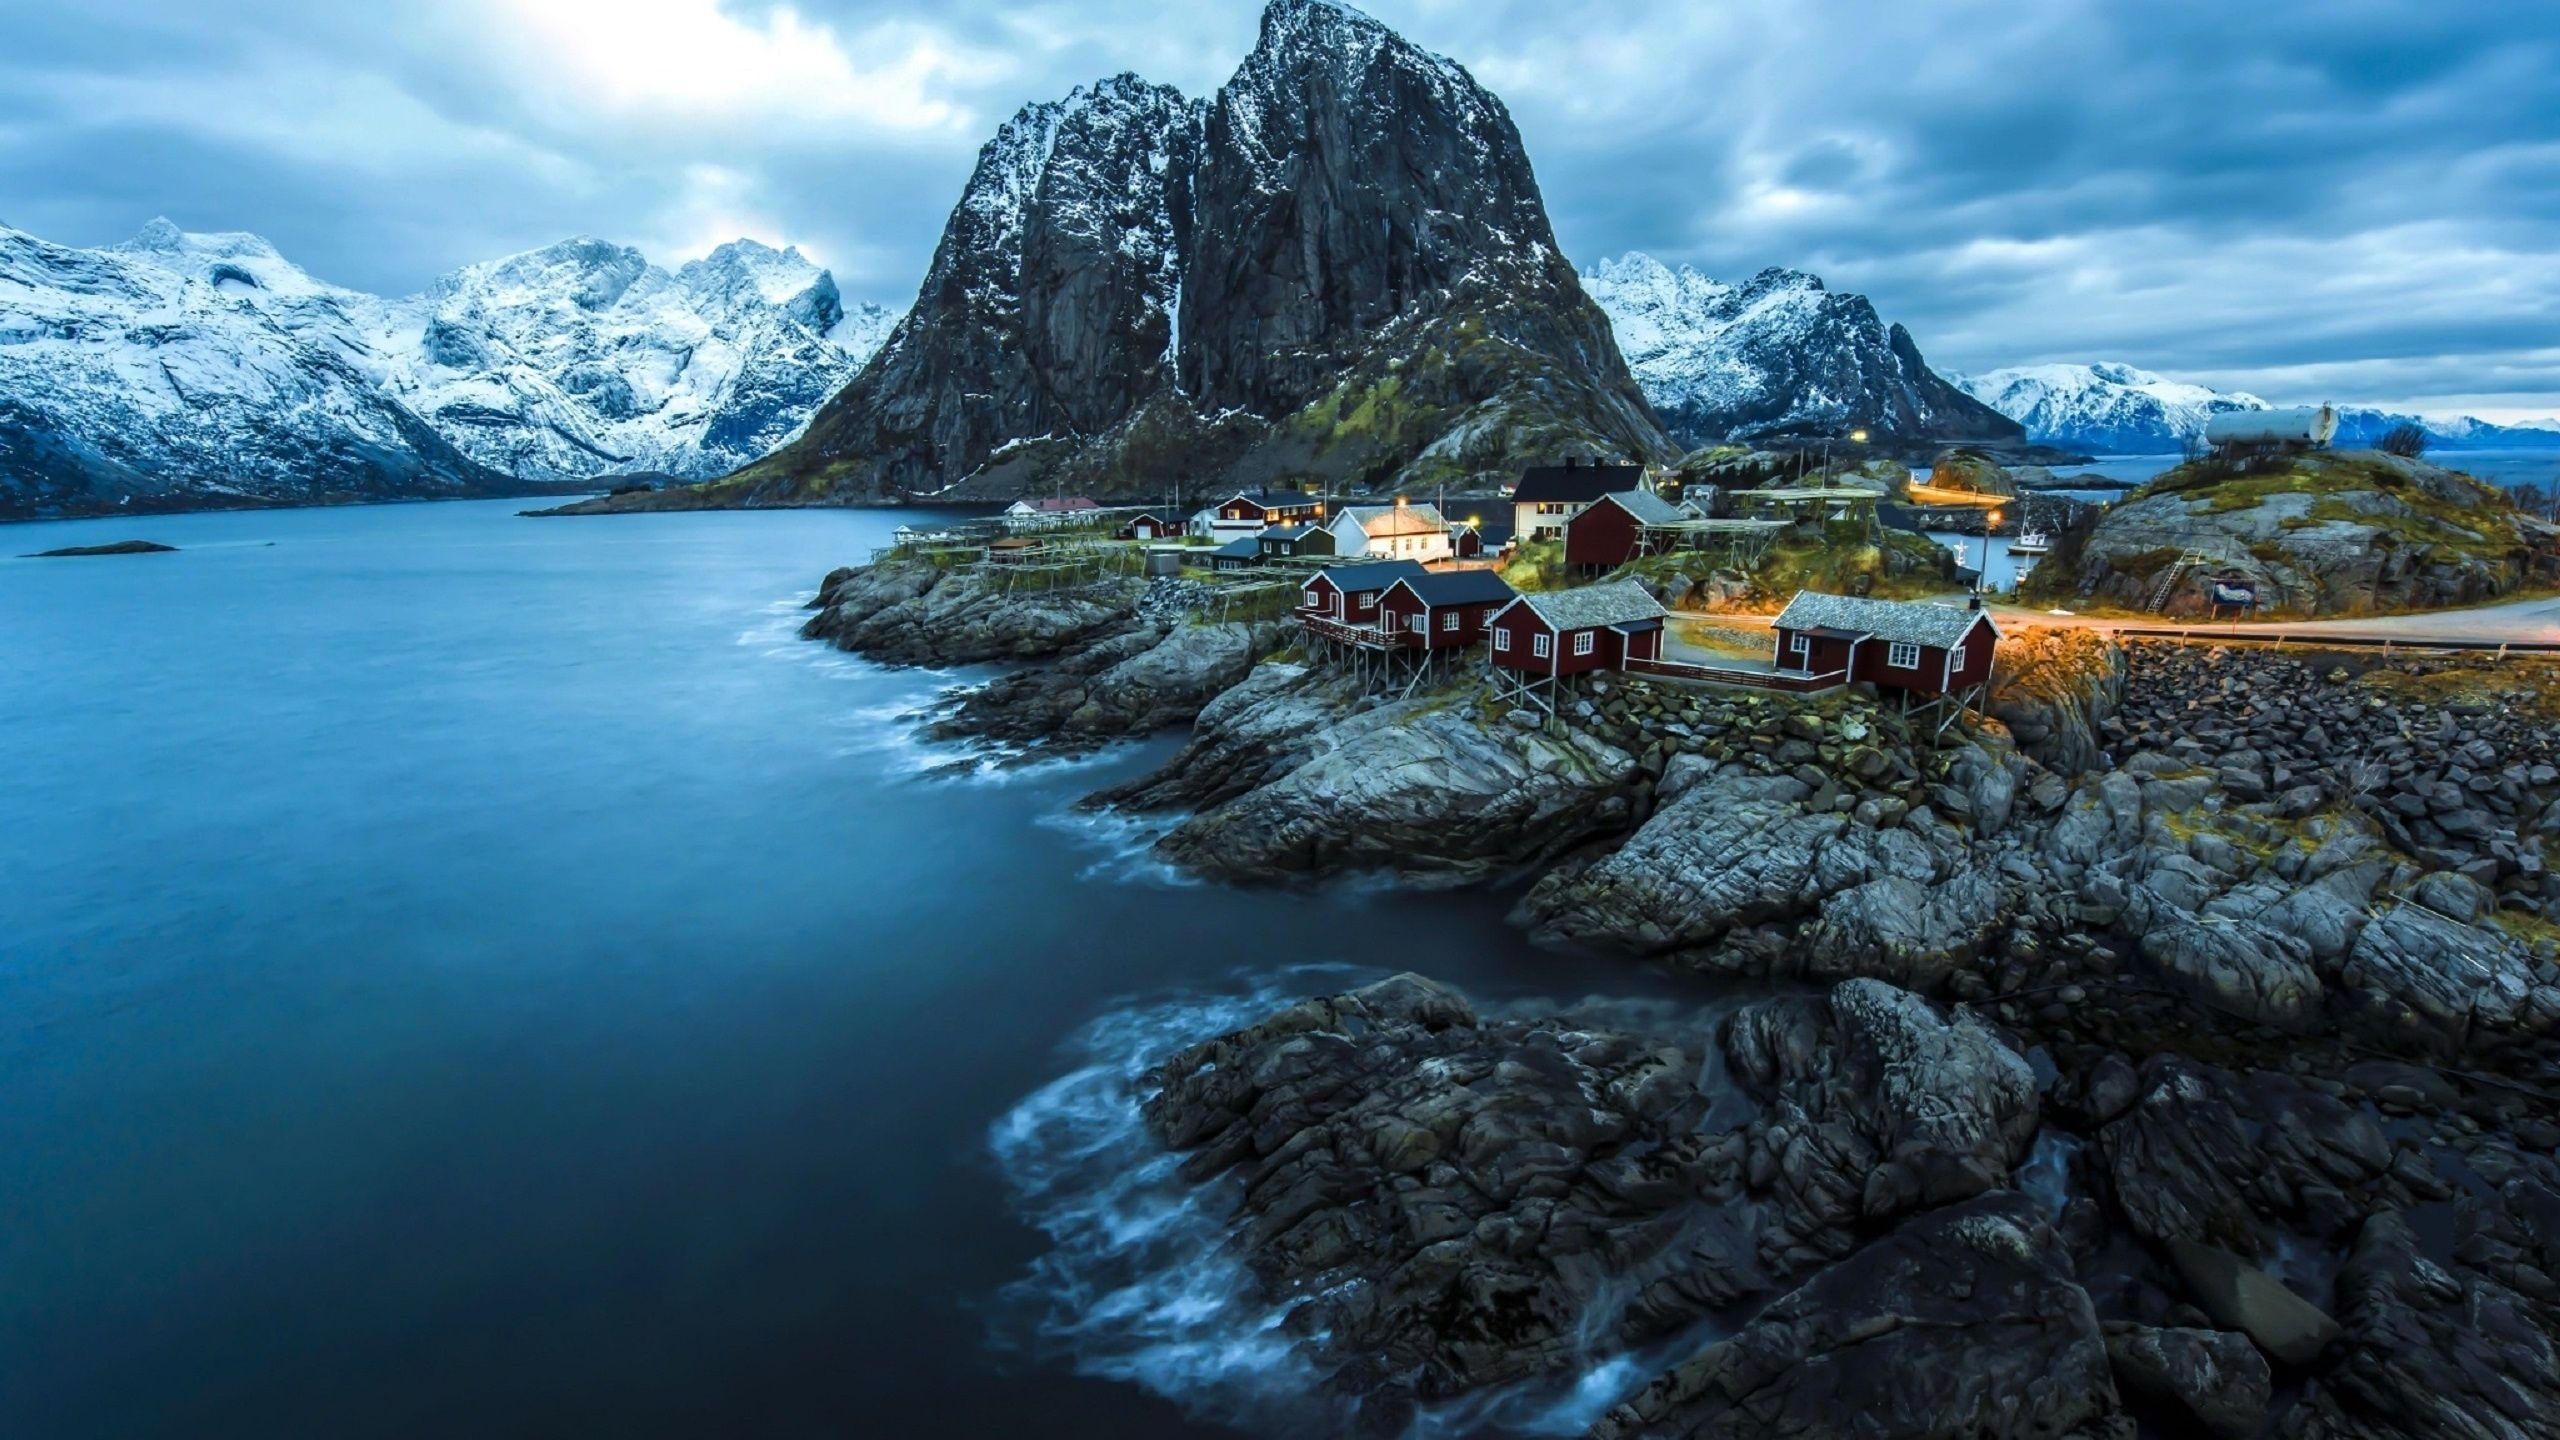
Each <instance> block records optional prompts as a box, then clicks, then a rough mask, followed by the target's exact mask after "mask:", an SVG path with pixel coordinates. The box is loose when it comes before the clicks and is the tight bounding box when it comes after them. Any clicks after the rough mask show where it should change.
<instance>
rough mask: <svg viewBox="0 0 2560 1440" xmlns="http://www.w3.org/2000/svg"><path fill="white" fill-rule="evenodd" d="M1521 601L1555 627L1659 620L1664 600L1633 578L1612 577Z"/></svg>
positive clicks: (1581, 628) (1584, 626) (1559, 628)
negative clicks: (1606, 581) (1609, 579)
mask: <svg viewBox="0 0 2560 1440" xmlns="http://www.w3.org/2000/svg"><path fill="white" fill-rule="evenodd" d="M1520 603H1521V604H1523V605H1526V606H1528V607H1529V609H1530V610H1531V611H1532V612H1534V613H1535V614H1536V615H1537V617H1538V618H1539V619H1541V620H1544V621H1545V622H1547V625H1548V627H1549V628H1550V629H1555V630H1587V629H1589V628H1591V627H1592V626H1594V625H1625V624H1629V623H1631V622H1634V621H1637V620H1659V619H1661V618H1662V616H1663V613H1664V612H1663V609H1662V602H1661V601H1659V600H1656V599H1654V598H1653V595H1652V593H1651V592H1650V591H1648V590H1646V589H1645V588H1644V587H1643V586H1641V585H1639V584H1637V583H1636V582H1634V581H1633V580H1612V581H1610V582H1609V583H1607V584H1605V585H1584V586H1582V587H1580V588H1578V589H1573V590H1557V591H1552V592H1550V593H1548V594H1544V595H1523V596H1521V597H1520Z"/></svg>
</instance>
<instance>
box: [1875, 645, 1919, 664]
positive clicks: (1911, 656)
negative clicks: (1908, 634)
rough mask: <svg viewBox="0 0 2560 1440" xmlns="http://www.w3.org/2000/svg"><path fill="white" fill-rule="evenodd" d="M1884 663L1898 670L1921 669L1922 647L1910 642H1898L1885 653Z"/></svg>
mask: <svg viewBox="0 0 2560 1440" xmlns="http://www.w3.org/2000/svg"><path fill="white" fill-rule="evenodd" d="M1884 663H1885V664H1887V665H1890V666H1892V667H1893V668H1894V669H1896V670H1917V669H1919V668H1920V647H1919V646H1918V645H1915V644H1913V643H1912V642H1910V641H1908V640H1896V641H1894V642H1893V644H1892V645H1891V646H1890V647H1889V648H1887V649H1886V650H1885V652H1884Z"/></svg>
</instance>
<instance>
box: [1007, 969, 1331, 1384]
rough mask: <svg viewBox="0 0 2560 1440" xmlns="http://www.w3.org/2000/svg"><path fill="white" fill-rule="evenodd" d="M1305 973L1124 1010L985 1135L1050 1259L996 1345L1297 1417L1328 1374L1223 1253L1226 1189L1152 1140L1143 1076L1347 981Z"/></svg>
mask: <svg viewBox="0 0 2560 1440" xmlns="http://www.w3.org/2000/svg"><path fill="white" fill-rule="evenodd" d="M1341 983H1342V981H1341V978H1340V977H1339V976H1338V975H1335V976H1329V977H1326V978H1325V979H1323V980H1311V979H1310V977H1309V975H1308V973H1307V972H1305V971H1292V972H1289V973H1288V974H1287V975H1285V976H1281V977H1272V978H1268V979H1265V980H1264V981H1262V982H1261V983H1260V984H1257V985H1255V986H1253V987H1252V988H1250V989H1248V990H1245V991H1244V992H1242V993H1230V994H1225V995H1183V996H1176V997H1172V998H1163V999H1156V1000H1150V1001H1143V1002H1135V1003H1130V1004H1127V1005H1123V1006H1121V1007H1120V1008H1117V1009H1115V1010H1113V1011H1111V1012H1110V1013H1109V1014H1107V1015H1104V1016H1103V1017H1102V1018H1101V1019H1099V1020H1097V1021H1095V1022H1094V1023H1093V1024H1092V1025H1090V1026H1087V1027H1086V1028H1085V1030H1084V1032H1083V1033H1082V1034H1080V1035H1079V1036H1078V1037H1077V1038H1076V1039H1075V1041H1074V1042H1072V1047H1071V1048H1072V1051H1073V1054H1074V1058H1075V1061H1076V1068H1075V1069H1073V1070H1071V1071H1069V1072H1068V1073H1067V1074H1066V1075H1065V1076H1063V1077H1061V1078H1060V1079H1058V1080H1056V1081H1053V1082H1051V1083H1050V1084H1048V1085H1045V1086H1043V1087H1041V1088H1040V1089H1039V1090H1038V1091H1036V1092H1034V1093H1033V1094H1032V1095H1031V1096H1030V1098H1028V1099H1026V1100H1024V1101H1023V1102H1022V1103H1021V1104H1019V1105H1017V1106H1015V1107H1014V1108H1013V1110H1012V1111H1011V1112H1009V1113H1008V1114H1006V1115H1005V1116H1004V1117H1003V1118H1002V1119H1000V1120H998V1121H997V1122H996V1123H995V1125H994V1127H993V1128H992V1130H991V1131H990V1133H989V1136H988V1143H989V1146H990V1148H991V1149H992V1150H993V1151H994V1154H995V1159H996V1163H997V1165H998V1167H999V1168H1000V1169H1001V1170H1002V1171H1003V1173H1004V1176H1005V1179H1006V1180H1007V1182H1008V1183H1009V1184H1010V1185H1011V1186H1012V1188H1013V1191H1014V1196H1015V1201H1016V1204H1017V1206H1018V1208H1019V1210H1020V1213H1021V1214H1022V1217H1023V1218H1024V1219H1025V1220H1026V1221H1028V1222H1029V1223H1030V1224H1031V1225H1032V1226H1033V1227H1034V1228H1036V1229H1038V1230H1039V1231H1040V1232H1041V1233H1042V1234H1044V1235H1046V1236H1047V1237H1048V1238H1049V1242H1050V1249H1049V1251H1048V1253H1047V1254H1045V1255H1043V1256H1041V1257H1040V1258H1039V1259H1038V1260H1037V1261H1035V1262H1033V1264H1032V1266H1031V1270H1030V1273H1028V1274H1026V1275H1024V1276H1023V1277H1022V1278H1021V1279H1020V1280H1017V1281H1015V1282H1014V1283H1012V1284H1011V1285H1008V1286H1006V1287H1005V1289H1004V1291H1003V1292H1002V1294H1001V1296H1000V1297H999V1301H1000V1303H999V1307H998V1316H997V1328H996V1337H995V1338H996V1340H997V1341H998V1343H1000V1344H1005V1345H1008V1346H1013V1347H1017V1348H1021V1349H1024V1350H1026V1351H1028V1352H1030V1353H1031V1354H1033V1355H1034V1356H1036V1357H1039V1358H1042V1359H1048V1360H1062V1361H1064V1362H1065V1363H1067V1364H1069V1365H1071V1366H1073V1367H1074V1369H1075V1370H1076V1371H1077V1372H1078V1373H1080V1374H1086V1375H1095V1376H1101V1377H1104V1378H1107V1379H1112V1380H1120V1381H1124V1382H1127V1383H1131V1384H1135V1385H1140V1386H1143V1387H1145V1388H1146V1389H1148V1390H1151V1391H1153V1392H1155V1393H1156V1394H1158V1395H1162V1396H1164V1397H1165V1398H1167V1399H1169V1400H1172V1401H1174V1402H1175V1403H1177V1404H1179V1405H1181V1406H1183V1407H1184V1408H1185V1409H1187V1410H1191V1411H1193V1412H1195V1413H1198V1414H1202V1415H1206V1416H1211V1417H1215V1418H1219V1419H1223V1420H1227V1421H1230V1422H1237V1421H1242V1420H1245V1419H1261V1420H1266V1421H1267V1420H1269V1419H1271V1418H1273V1417H1275V1416H1279V1415H1283V1414H1289V1413H1297V1414H1300V1415H1303V1414H1304V1413H1305V1409H1306V1406H1307V1405H1308V1403H1309V1399H1310V1397H1312V1396H1316V1395H1318V1394H1320V1393H1321V1389H1322V1376H1321V1375H1319V1374H1318V1373H1317V1371H1316V1369H1315V1367H1314V1366H1313V1365H1312V1364H1310V1363H1309V1362H1308V1361H1307V1359H1306V1358H1305V1357H1304V1356H1303V1355H1302V1354H1301V1353H1300V1352H1299V1350H1298V1348H1297V1342H1296V1340H1295V1338H1294V1337H1292V1336H1291V1335H1290V1334H1289V1333H1288V1332H1287V1330H1286V1329H1285V1328H1284V1327H1285V1324H1286V1321H1287V1318H1288V1307H1287V1306H1285V1305H1273V1304H1271V1303H1269V1302H1266V1301H1264V1300H1263V1299H1261V1298H1260V1295H1259V1291H1258V1289H1257V1287H1256V1285H1255V1283H1254V1280H1253V1277H1252V1275H1251V1274H1250V1273H1249V1272H1248V1271H1247V1270H1246V1268H1245V1265H1244V1263H1243V1261H1242V1260H1241V1259H1240V1258H1239V1257H1238V1256H1237V1255H1236V1254H1235V1252H1234V1251H1233V1250H1232V1249H1230V1248H1229V1246H1228V1245H1227V1232H1228V1218H1229V1215H1230V1214H1231V1212H1232V1210H1233V1207H1234V1204H1235V1192H1234V1189H1233V1187H1232V1186H1215V1185H1212V1186H1198V1185H1193V1184H1190V1183H1188V1182H1186V1181H1184V1180H1183V1179H1182V1178H1181V1176H1180V1174H1179V1173H1178V1172H1179V1170H1180V1166H1181V1159H1180V1157H1178V1156H1176V1155H1174V1154H1173V1153H1171V1152H1170V1151H1167V1150H1166V1149H1165V1148H1164V1147H1163V1146H1162V1145H1160V1144H1158V1143H1157V1141H1156V1139H1155V1137H1154V1136H1152V1135H1150V1134H1149V1133H1148V1132H1147V1129H1146V1124H1145V1121H1144V1120H1143V1118H1142V1117H1141V1114H1140V1110H1139V1106H1140V1104H1141V1103H1142V1102H1143V1101H1144V1099H1145V1098H1146V1097H1145V1091H1144V1082H1143V1079H1142V1076H1143V1075H1144V1073H1145V1071H1146V1069H1147V1067H1149V1066H1150V1065H1153V1064H1155V1063H1157V1062H1158V1061H1160V1060H1162V1059H1163V1058H1164V1057H1165V1056H1166V1055H1168V1054H1170V1053H1172V1052H1173V1051H1175V1050H1177V1049H1180V1048H1181V1047H1183V1046H1185V1045H1189V1044H1193V1043H1196V1042H1198V1041H1200V1040H1204V1039H1208V1038H1210V1037H1212V1036H1216V1035H1221V1034H1224V1033H1226V1032H1227V1031H1230V1030H1234V1029H1237V1028H1239V1027H1241V1026H1243V1025H1247V1024H1250V1023H1252V1022H1253V1021H1255V1020H1258V1019H1260V1018H1262V1017H1263V1016H1265V1015H1267V1014H1269V1013H1271V1012H1272V1011H1273V1010H1276V1009H1278V1008H1279V1007H1280V1006H1281V1005H1283V1004H1284V1003H1286V1002H1287V1001H1288V1000H1289V999H1290V998H1292V997H1294V996H1297V995H1302V994H1313V993H1324V991H1325V990H1327V989H1338V988H1340V986H1341Z"/></svg>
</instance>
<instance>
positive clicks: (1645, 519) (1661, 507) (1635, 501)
mask: <svg viewBox="0 0 2560 1440" xmlns="http://www.w3.org/2000/svg"><path fill="white" fill-rule="evenodd" d="M1600 498H1601V499H1603V500H1606V501H1608V502H1609V503H1610V504H1612V505H1615V506H1617V507H1618V508H1619V509H1621V510H1624V511H1626V512H1627V513H1628V514H1630V515H1633V516H1634V517H1636V523H1637V524H1640V525H1681V524H1686V523H1687V522H1689V521H1691V520H1695V519H1697V518H1698V517H1697V516H1696V515H1695V514H1693V513H1692V512H1690V511H1688V510H1686V509H1684V508H1682V507H1680V506H1678V505H1674V504H1672V503H1671V502H1670V501H1668V500H1665V499H1663V498H1662V497H1661V496H1659V495H1656V494H1654V493H1653V492H1652V491H1650V490H1613V491H1611V492H1609V493H1608V494H1606V495H1603V496H1601V497H1600Z"/></svg>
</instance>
